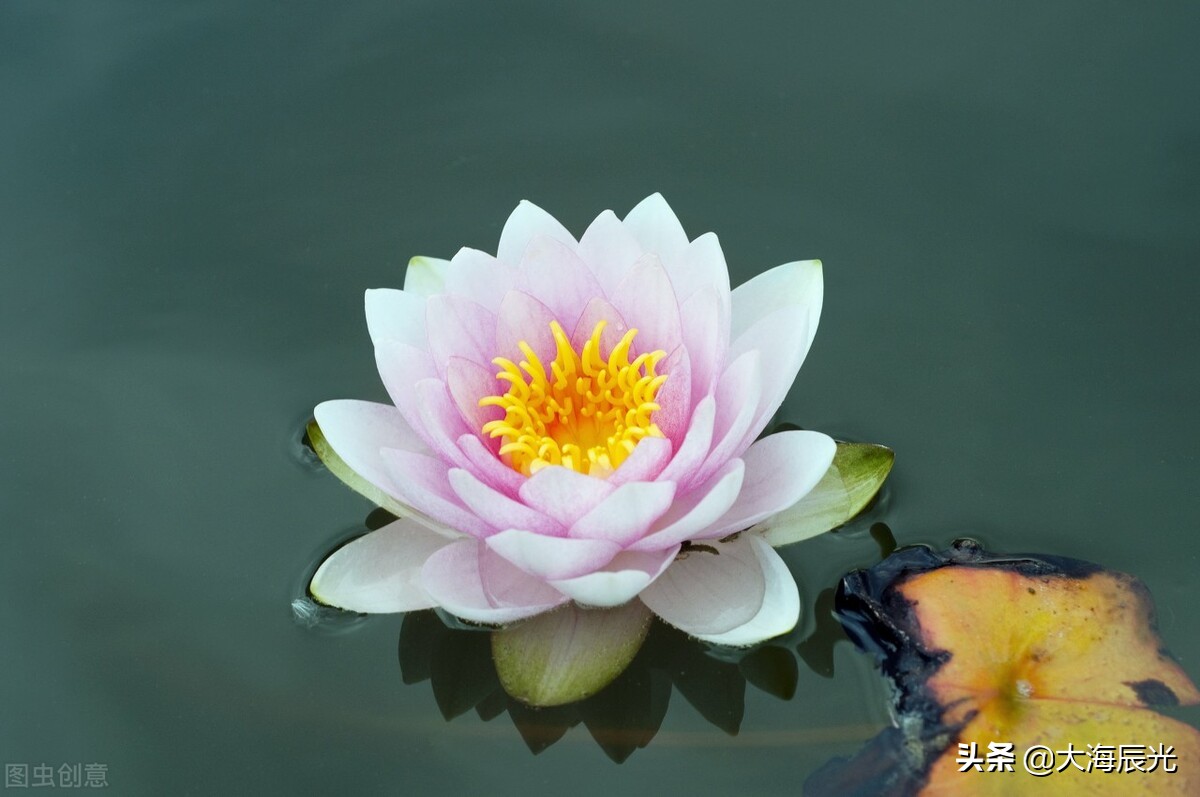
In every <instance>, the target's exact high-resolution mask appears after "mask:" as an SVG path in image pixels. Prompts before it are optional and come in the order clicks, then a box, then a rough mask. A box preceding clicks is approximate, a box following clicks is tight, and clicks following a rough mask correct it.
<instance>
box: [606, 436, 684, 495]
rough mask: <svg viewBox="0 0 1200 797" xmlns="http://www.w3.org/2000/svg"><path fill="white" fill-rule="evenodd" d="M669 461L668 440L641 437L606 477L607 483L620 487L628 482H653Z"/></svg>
mask: <svg viewBox="0 0 1200 797" xmlns="http://www.w3.org/2000/svg"><path fill="white" fill-rule="evenodd" d="M670 461H671V441H670V440H667V439H665V438H662V437H643V438H642V439H641V440H639V441H638V444H637V445H636V446H635V447H634V449H633V453H632V454H630V455H629V457H628V458H627V459H626V460H625V461H624V462H622V463H621V464H620V465H619V466H618V467H617V469H616V470H615V471H614V472H613V474H612V475H611V476H609V477H608V483H609V484H611V485H612V486H614V487H620V486H621V485H622V484H627V483H629V482H648V481H653V480H654V477H655V476H657V475H658V474H659V473H661V472H662V469H663V468H664V467H666V464H667V463H668V462H670Z"/></svg>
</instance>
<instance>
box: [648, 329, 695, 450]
mask: <svg viewBox="0 0 1200 797" xmlns="http://www.w3.org/2000/svg"><path fill="white" fill-rule="evenodd" d="M657 371H658V373H660V374H667V381H666V382H663V385H662V387H660V388H659V390H658V395H656V396H655V397H654V400H655V402H656V403H657V404H658V406H659V409H658V410H657V411H656V412H655V413H654V415H653V416H652V418H653V420H654V423H655V424H656V425H657V426H658V428H659V431H661V432H662V433H663V434H664V435H665V436H666V437H667V439H669V440H670V441H671V442H672V443H675V444H679V443H680V442H681V441H682V440H683V436H684V434H686V433H687V428H688V422H689V421H690V420H691V416H692V366H691V361H690V359H689V357H688V352H687V350H686V349H685V348H684V347H683V346H679V347H677V348H676V349H675V351H673V352H671V353H670V355H668V356H667V358H666V359H665V360H663V361H662V362H661V363H659V366H658V369H657Z"/></svg>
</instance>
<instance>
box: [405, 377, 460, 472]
mask: <svg viewBox="0 0 1200 797" xmlns="http://www.w3.org/2000/svg"><path fill="white" fill-rule="evenodd" d="M414 392H415V393H416V397H417V400H416V403H417V418H418V424H419V426H415V427H414V429H415V430H416V431H417V432H419V433H420V434H421V436H422V439H424V440H426V441H427V442H428V444H429V447H430V448H432V449H433V450H434V452H435V453H437V455H438V456H440V457H441V458H442V460H443V461H445V462H447V463H449V464H452V465H457V466H458V467H460V468H465V467H467V459H466V457H465V456H464V455H463V453H462V451H461V450H460V449H459V447H458V445H457V440H458V438H459V437H461V436H462V435H464V434H468V433H471V432H472V431H473V430H470V429H468V428H467V425H466V423H464V422H463V419H462V416H461V415H460V414H459V413H458V408H457V407H455V406H454V400H453V399H451V398H450V391H448V390H447V389H446V384H445V383H444V382H442V381H441V380H440V379H436V378H435V379H422V380H421V381H420V382H418V383H417V386H416V390H415V391H414Z"/></svg>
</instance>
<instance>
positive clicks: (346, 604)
mask: <svg viewBox="0 0 1200 797" xmlns="http://www.w3.org/2000/svg"><path fill="white" fill-rule="evenodd" d="M453 541H454V538H452V537H446V536H443V535H441V534H438V533H437V532H434V531H431V530H430V529H427V528H425V527H424V526H422V525H421V524H419V523H417V522H416V521H413V520H409V519H402V520H396V521H393V522H391V523H389V524H388V525H386V526H384V527H383V528H381V529H378V530H377V531H373V532H371V533H370V534H367V535H366V536H363V537H359V538H358V539H357V540H354V541H353V542H351V543H349V544H348V545H344V546H342V547H341V548H339V549H337V550H336V551H334V552H333V553H332V554H331V555H330V556H329V558H328V559H326V560H325V561H324V562H322V563H321V566H320V567H318V568H317V572H316V573H315V574H314V575H313V577H312V582H311V583H310V584H309V588H308V589H309V592H311V593H312V595H313V597H314V598H316V599H317V600H318V601H320V602H321V603H324V604H326V605H329V606H337V607H338V608H340V609H348V610H350V611H352V612H369V613H375V612H411V611H416V610H418V609H428V608H430V607H432V606H435V605H436V603H435V602H434V600H433V598H431V597H430V596H429V593H427V592H426V591H425V588H424V587H422V586H421V567H422V566H423V565H424V564H425V561H426V560H427V559H429V557H430V556H431V555H433V553H434V552H435V551H438V550H440V549H441V548H444V547H445V546H447V545H449V544H451V543H452V542H453Z"/></svg>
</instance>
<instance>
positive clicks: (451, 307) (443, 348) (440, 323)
mask: <svg viewBox="0 0 1200 797" xmlns="http://www.w3.org/2000/svg"><path fill="white" fill-rule="evenodd" d="M425 329H426V332H427V334H428V336H429V353H430V354H431V355H432V356H433V362H434V365H435V366H436V367H437V368H438V373H439V374H444V373H445V370H444V369H445V367H446V363H447V362H449V361H450V358H451V357H462V358H464V359H467V360H470V361H472V362H474V363H477V364H478V365H480V366H484V367H490V365H491V362H492V358H493V357H495V356H496V315H495V314H494V313H492V312H491V311H490V310H488V309H487V308H486V307H484V306H483V305H480V304H476V303H475V302H472V301H471V300H470V299H466V298H463V297H462V296H453V295H442V296H433V297H430V299H429V300H428V301H427V302H426V304H425Z"/></svg>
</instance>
